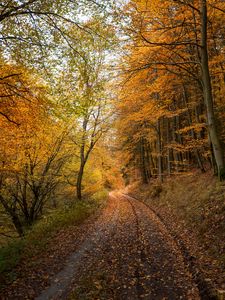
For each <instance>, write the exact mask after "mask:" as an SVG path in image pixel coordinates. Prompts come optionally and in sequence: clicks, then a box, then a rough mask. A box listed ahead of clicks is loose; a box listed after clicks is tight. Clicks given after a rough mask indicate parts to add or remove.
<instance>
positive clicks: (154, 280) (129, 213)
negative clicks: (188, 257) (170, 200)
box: [36, 193, 199, 300]
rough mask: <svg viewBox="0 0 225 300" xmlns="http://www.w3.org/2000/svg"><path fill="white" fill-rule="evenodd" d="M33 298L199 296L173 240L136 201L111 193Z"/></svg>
mask: <svg viewBox="0 0 225 300" xmlns="http://www.w3.org/2000/svg"><path fill="white" fill-rule="evenodd" d="M36 299H39V300H41V299H43V300H44V299H82V300H85V299H107V300H108V299H118V300H119V299H131V300H132V299H134V300H135V299H154V300H157V299H171V300H175V299H194V300H197V299H199V294H198V290H197V288H196V286H195V284H194V283H193V281H192V279H191V275H190V274H189V273H188V271H187V268H186V266H185V264H184V262H183V258H182V255H181V253H180V251H179V249H178V248H177V246H176V243H175V242H174V241H173V239H172V238H171V237H170V235H169V233H168V232H167V231H166V229H165V228H164V226H163V224H162V223H161V222H160V220H159V219H158V218H157V217H156V216H155V215H154V213H153V212H152V211H151V210H150V209H148V208H147V207H146V206H145V205H144V204H142V203H141V202H138V201H136V200H135V199H133V198H130V197H128V196H125V195H122V194H120V193H111V195H110V199H109V203H108V206H107V207H106V208H105V209H104V211H103V213H102V215H101V216H100V218H99V219H98V220H97V221H96V224H95V226H94V231H93V232H92V234H90V235H89V236H88V237H87V239H86V240H85V241H84V243H83V244H82V245H81V246H80V247H79V249H78V250H77V251H76V252H75V253H73V254H72V255H71V256H70V257H69V258H68V261H67V263H66V266H65V267H64V269H63V270H62V271H61V272H60V273H58V274H57V275H56V276H55V277H54V278H53V279H52V283H51V285H50V287H49V288H47V289H46V290H44V291H43V292H42V293H41V294H40V296H39V297H37V298H36Z"/></svg>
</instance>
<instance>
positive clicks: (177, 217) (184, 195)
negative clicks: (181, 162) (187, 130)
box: [129, 173, 225, 293]
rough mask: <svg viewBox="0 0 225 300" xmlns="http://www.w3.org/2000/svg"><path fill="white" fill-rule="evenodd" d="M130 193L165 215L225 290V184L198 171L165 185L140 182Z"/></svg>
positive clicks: (205, 270)
mask: <svg viewBox="0 0 225 300" xmlns="http://www.w3.org/2000/svg"><path fill="white" fill-rule="evenodd" d="M129 193H130V194H131V195H133V196H135V197H137V198H138V199H141V200H143V201H145V202H146V203H147V204H149V205H150V207H152V208H153V209H154V210H155V211H156V212H157V213H158V214H159V215H160V216H161V218H162V219H163V221H164V222H165V224H166V225H167V227H168V228H169V230H170V231H171V232H173V234H174V235H176V236H179V237H180V238H181V239H182V240H183V241H184V242H185V244H186V247H187V249H188V250H189V252H190V253H191V255H192V256H193V257H196V258H197V260H198V262H199V263H200V266H201V268H202V271H203V273H204V277H205V278H206V280H208V281H209V282H210V283H212V285H213V286H214V287H215V289H217V290H225V281H224V278H225V255H224V253H225V184H224V183H220V182H218V181H217V179H216V178H214V177H212V176H211V175H210V174H199V173H196V174H192V175H190V176H183V177H172V178H169V179H167V180H165V182H164V183H163V184H159V183H158V182H156V181H155V182H154V181H152V182H151V183H150V184H149V185H140V184H138V183H136V184H134V185H133V186H131V187H130V189H129ZM222 293H223V292H222Z"/></svg>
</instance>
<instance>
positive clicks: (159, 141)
mask: <svg viewBox="0 0 225 300" xmlns="http://www.w3.org/2000/svg"><path fill="white" fill-rule="evenodd" d="M157 133H158V134H157V136H158V138H157V144H158V145H157V146H158V176H159V180H160V182H161V183H162V182H163V174H162V172H163V162H162V140H161V127H160V119H158V122H157Z"/></svg>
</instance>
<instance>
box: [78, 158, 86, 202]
mask: <svg viewBox="0 0 225 300" xmlns="http://www.w3.org/2000/svg"><path fill="white" fill-rule="evenodd" d="M83 174H84V163H81V165H80V169H79V173H78V176H77V199H78V200H81V199H82V179H83Z"/></svg>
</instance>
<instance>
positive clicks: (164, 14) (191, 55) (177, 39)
mask: <svg viewBox="0 0 225 300" xmlns="http://www.w3.org/2000/svg"><path fill="white" fill-rule="evenodd" d="M132 3H133V4H132ZM200 4H201V5H199V4H198V3H197V2H195V1H193V2H192V3H190V2H189V1H188V2H187V1H172V0H171V1H166V2H165V1H151V2H146V1H133V2H131V5H129V6H128V9H130V12H131V22H130V23H131V26H130V25H129V34H130V32H131V34H130V36H131V39H132V41H133V43H130V44H129V45H128V46H127V48H126V49H128V50H127V53H129V54H130V55H129V56H126V57H125V59H124V64H123V66H122V69H123V72H124V77H123V79H124V78H125V84H124V85H123V92H122V95H125V96H123V98H122V101H123V102H124V106H127V105H128V103H129V105H130V106H131V107H129V109H127V110H128V111H129V112H128V115H126V114H122V118H125V119H128V118H129V119H130V123H131V124H132V122H137V121H138V120H140V117H141V116H142V122H143V120H146V119H148V121H147V126H150V127H151V128H152V129H153V128H155V134H156V135H155V136H154V138H153V137H152V136H148V137H146V138H147V141H148V142H149V143H150V145H151V148H152V149H153V151H152V153H154V152H155V150H156V152H158V162H157V161H155V164H156V165H158V169H159V171H158V174H161V173H162V172H161V171H160V169H164V170H166V169H167V168H166V165H167V167H168V174H171V170H172V171H173V173H174V172H180V171H182V172H183V171H184V170H185V169H187V167H188V166H190V164H191V163H195V164H197V166H198V167H199V168H200V169H201V170H202V171H204V170H205V166H204V163H205V164H206V162H207V160H206V158H208V156H209V152H210V147H209V145H208V144H207V139H208V138H209V144H210V143H211V139H212V138H211V135H213V137H214V143H215V145H216V146H215V147H214V148H215V149H216V151H217V154H216V153H215V150H214V151H213V156H212V159H211V162H212V165H213V161H214V159H213V158H214V157H216V155H217V171H218V175H219V173H220V171H219V170H220V169H221V170H222V168H223V167H222V165H223V161H222V160H223V153H222V148H221V146H220V140H221V136H219V134H220V132H221V129H220V128H218V124H219V121H220V120H222V107H223V104H222V102H223V101H222V100H220V101H219V99H220V96H219V95H220V90H221V85H220V86H218V83H217V84H216V83H215V82H216V81H217V82H218V80H219V82H221V79H220V78H221V75H219V74H220V71H221V70H223V63H222V62H221V58H220V55H221V53H222V51H223V50H222V49H223V47H224V46H223V42H222V36H223V34H221V36H220V38H218V40H217V41H216V44H217V46H216V47H215V42H214V40H215V38H214V36H215V33H214V30H216V31H217V32H221V24H220V22H219V20H218V17H215V16H216V15H217V16H218V15H220V14H221V13H222V12H221V8H222V5H223V4H222V2H219V5H218V3H217V5H218V6H219V7H217V9H216V8H215V5H214V4H213V3H211V2H210V4H209V8H210V10H211V11H210V20H209V22H208V26H210V31H209V35H208V36H206V33H207V32H206V29H207V27H204V26H207V23H204V21H207V20H206V19H205V20H203V15H205V17H206V16H207V15H206V11H205V12H204V10H205V8H206V7H205V6H204V5H203V4H204V3H203V2H201V3H200ZM205 4H206V3H205ZM204 7H205V8H204ZM203 8H204V9H203ZM201 11H202V12H203V13H202V12H201ZM212 12H213V13H212ZM205 17H204V18H205ZM209 24H210V25H209ZM215 28H216V29H215ZM203 35H204V41H203ZM206 37H207V40H206ZM218 45H220V46H219V47H218ZM207 46H208V47H209V51H210V52H209V55H208V54H207ZM216 49H217V50H216ZM203 52H204V53H203ZM207 57H209V61H207ZM212 58H213V63H214V65H216V66H219V67H220V71H218V69H217V72H216V71H214V70H215V69H209V67H210V65H211V61H212ZM217 59H218V61H217ZM216 61H217V63H216ZM221 64H222V65H221ZM207 65H208V70H207ZM217 68H218V67H217ZM209 71H210V73H211V75H210V76H209ZM154 74H155V75H154ZM156 74H157V76H156ZM216 78H217V79H216ZM212 79H213V88H215V87H216V89H217V91H218V92H217V93H215V89H214V90H213V89H211V87H210V84H211V82H212ZM206 81H207V82H206ZM140 86H141V88H140ZM127 90H129V91H131V90H132V91H134V92H133V93H132V94H130V93H127ZM206 93H207V94H208V95H206ZM210 95H211V96H210ZM156 97H157V99H158V101H155V98H156ZM134 99H136V100H134ZM137 99H138V100H137ZM137 101H138V102H137ZM137 103H138V106H137ZM139 103H140V104H139ZM141 103H142V107H141ZM150 103H151V104H152V105H153V107H155V111H154V110H153V109H152V111H149V110H148V109H147V107H148V105H150ZM210 103H211V104H210ZM218 103H220V106H219V105H218ZM210 105H211V106H210ZM132 110H135V114H132V113H131V111H132ZM157 110H159V112H157ZM160 110H163V113H162V114H160ZM144 111H145V113H144ZM209 111H210V116H209V115H208V114H209ZM217 111H219V112H221V114H220V115H219V114H218V113H216V115H215V112H217ZM154 118H155V121H152V120H154ZM209 119H210V120H211V121H210V122H209ZM150 120H151V121H150ZM157 120H158V121H157ZM206 121H207V122H208V124H209V123H210V124H211V125H210V126H211V129H210V128H209V126H206V125H205V123H206ZM120 123H121V124H123V123H124V119H123V120H122V121H120ZM157 124H158V125H157ZM128 126H129V125H128ZM135 130H136V135H139V136H142V137H143V136H145V133H144V130H143V127H142V126H136V129H135ZM206 130H207V131H208V134H207V131H206ZM210 131H212V132H213V133H210ZM126 135H127V134H126ZM157 135H158V142H157V140H155V138H156V137H157ZM134 136H135V135H134V133H133V137H134ZM160 137H161V138H160ZM219 138H220V139H219ZM129 140H130V142H131V143H133V144H134V145H135V139H134V138H133V140H132V139H131V138H129ZM156 142H157V143H156ZM156 145H158V146H157V147H156ZM150 165H152V168H153V169H154V168H155V167H154V165H153V164H151V163H150ZM171 168H172V169H171ZM220 177H221V176H220Z"/></svg>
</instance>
